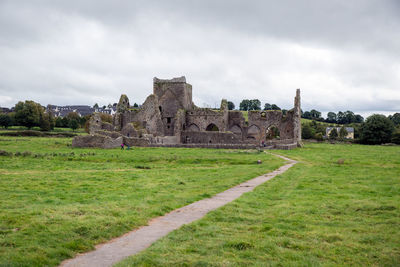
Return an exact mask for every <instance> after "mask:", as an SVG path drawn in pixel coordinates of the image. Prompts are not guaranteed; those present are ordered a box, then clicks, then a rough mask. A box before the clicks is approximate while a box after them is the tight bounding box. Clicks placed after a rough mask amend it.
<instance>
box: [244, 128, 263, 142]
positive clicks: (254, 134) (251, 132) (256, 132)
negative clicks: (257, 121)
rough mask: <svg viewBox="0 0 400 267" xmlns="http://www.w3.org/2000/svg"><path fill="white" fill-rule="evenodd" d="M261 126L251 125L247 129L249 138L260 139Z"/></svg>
mask: <svg viewBox="0 0 400 267" xmlns="http://www.w3.org/2000/svg"><path fill="white" fill-rule="evenodd" d="M260 132H261V131H260V128H259V127H258V126H257V125H251V126H250V127H249V129H248V130H247V138H248V139H255V140H258V139H259V138H260V137H259V136H260Z"/></svg>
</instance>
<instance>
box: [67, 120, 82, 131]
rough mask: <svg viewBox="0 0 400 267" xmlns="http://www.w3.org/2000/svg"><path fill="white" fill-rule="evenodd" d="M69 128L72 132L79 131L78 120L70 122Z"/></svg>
mask: <svg viewBox="0 0 400 267" xmlns="http://www.w3.org/2000/svg"><path fill="white" fill-rule="evenodd" d="M68 127H69V128H71V129H72V130H74V131H75V130H76V129H78V127H79V123H78V120H76V119H71V120H69V125H68Z"/></svg>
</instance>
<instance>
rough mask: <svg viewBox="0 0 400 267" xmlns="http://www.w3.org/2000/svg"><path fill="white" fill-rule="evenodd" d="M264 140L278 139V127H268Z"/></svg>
mask: <svg viewBox="0 0 400 267" xmlns="http://www.w3.org/2000/svg"><path fill="white" fill-rule="evenodd" d="M265 139H266V140H267V141H268V140H273V139H280V131H279V129H278V127H276V126H275V125H272V126H269V127H268V128H267V130H266V132H265Z"/></svg>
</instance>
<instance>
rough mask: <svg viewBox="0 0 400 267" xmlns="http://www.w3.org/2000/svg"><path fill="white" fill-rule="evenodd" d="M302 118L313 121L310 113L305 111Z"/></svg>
mask: <svg viewBox="0 0 400 267" xmlns="http://www.w3.org/2000/svg"><path fill="white" fill-rule="evenodd" d="M301 117H302V118H304V119H309V120H311V119H312V116H311V112H310V111H305V112H304V113H303V115H302V116H301Z"/></svg>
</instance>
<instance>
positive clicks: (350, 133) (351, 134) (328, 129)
mask: <svg viewBox="0 0 400 267" xmlns="http://www.w3.org/2000/svg"><path fill="white" fill-rule="evenodd" d="M334 128H335V129H336V131H337V132H338V134H339V132H340V129H341V128H342V127H326V136H325V137H329V134H330V133H331V131H332V130H333V129H334ZM345 129H346V131H347V136H346V137H345V139H354V128H353V127H345Z"/></svg>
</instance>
